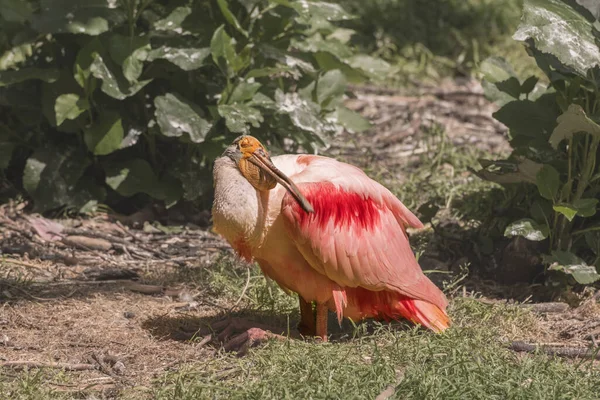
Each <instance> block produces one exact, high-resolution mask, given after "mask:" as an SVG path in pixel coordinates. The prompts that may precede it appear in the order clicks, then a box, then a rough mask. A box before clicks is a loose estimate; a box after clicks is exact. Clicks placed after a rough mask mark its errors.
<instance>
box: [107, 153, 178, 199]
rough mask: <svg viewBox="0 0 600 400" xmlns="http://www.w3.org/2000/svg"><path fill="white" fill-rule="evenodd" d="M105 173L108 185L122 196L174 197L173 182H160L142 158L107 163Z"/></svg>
mask: <svg viewBox="0 0 600 400" xmlns="http://www.w3.org/2000/svg"><path fill="white" fill-rule="evenodd" d="M105 171H106V184H107V185H108V186H110V187H111V188H112V189H113V190H115V191H117V192H118V193H119V194H120V195H122V196H125V197H131V196H133V195H134V194H137V193H146V194H147V195H149V196H151V197H153V198H155V199H157V200H166V199H170V198H171V197H172V192H173V189H174V187H173V182H172V181H170V180H164V181H162V180H160V179H159V177H158V176H156V174H155V173H154V171H153V170H152V167H151V166H150V164H148V162H147V161H145V160H142V159H140V158H134V159H132V160H127V161H123V162H110V163H107V164H106V165H105ZM178 190H179V191H180V190H181V188H179V189H178Z"/></svg>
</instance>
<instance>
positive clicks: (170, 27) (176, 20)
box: [154, 7, 192, 34]
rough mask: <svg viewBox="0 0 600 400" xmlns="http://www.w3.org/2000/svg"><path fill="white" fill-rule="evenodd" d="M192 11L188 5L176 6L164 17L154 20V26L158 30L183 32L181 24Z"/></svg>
mask: <svg viewBox="0 0 600 400" xmlns="http://www.w3.org/2000/svg"><path fill="white" fill-rule="evenodd" d="M191 13H192V9H191V8H190V7H177V8H175V9H174V10H173V11H172V12H171V14H169V15H168V16H167V17H166V18H164V19H161V20H159V21H156V22H155V23H154V28H156V29H157V30H159V31H174V32H175V33H179V34H182V33H184V31H183V28H182V27H181V24H182V23H183V21H185V19H186V18H187V17H188V16H189V15H190V14H191Z"/></svg>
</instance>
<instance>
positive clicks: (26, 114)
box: [0, 0, 387, 212]
mask: <svg viewBox="0 0 600 400" xmlns="http://www.w3.org/2000/svg"><path fill="white" fill-rule="evenodd" d="M350 18H352V16H351V15H349V14H348V13H347V12H345V11H344V10H343V9H342V8H341V7H340V6H339V5H336V4H330V3H325V2H319V1H309V0H298V1H293V0H214V1H213V0H210V1H209V0H172V1H169V0H163V1H160V0H83V1H81V0H36V1H29V2H26V1H23V0H0V171H4V172H3V174H4V177H5V178H7V179H8V180H9V181H10V182H11V183H12V184H13V185H14V186H15V187H17V188H22V189H24V191H25V192H26V193H27V194H28V195H29V197H30V198H31V199H32V200H33V202H34V205H35V208H36V209H37V210H38V211H45V210H50V209H56V208H60V207H67V208H68V209H74V210H78V211H83V212H85V211H90V210H93V209H94V207H95V206H96V205H98V204H102V203H104V204H109V205H113V204H117V203H118V202H119V201H120V200H122V199H123V198H130V197H134V198H135V199H141V200H145V199H148V196H149V197H151V198H154V199H157V200H161V201H164V202H165V203H166V204H167V205H172V204H174V203H175V202H177V201H179V200H180V199H185V200H195V199H198V198H199V197H202V196H204V195H208V194H209V193H210V192H211V190H212V184H211V179H210V173H209V171H210V166H211V162H212V160H214V158H215V157H216V156H218V155H219V154H220V153H221V151H222V148H223V146H224V145H225V144H228V143H229V142H230V141H231V140H232V138H233V137H235V136H237V135H240V134H252V135H255V136H257V137H259V138H260V139H262V140H264V141H265V142H267V143H268V144H269V145H270V146H271V147H272V148H274V149H275V151H278V150H282V149H284V148H287V149H289V148H290V146H291V147H292V148H293V147H297V146H302V147H303V148H304V149H306V150H308V151H311V150H315V149H317V148H319V147H322V146H324V145H325V144H326V142H327V138H328V136H329V135H330V134H331V133H333V132H335V131H336V130H338V129H341V128H342V127H343V128H346V129H348V130H350V131H360V130H362V129H365V128H366V127H367V126H368V124H367V123H366V121H364V120H363V119H362V118H360V117H359V116H358V115H356V114H354V113H353V112H351V111H350V110H348V109H346V108H345V107H343V105H342V103H341V98H342V96H343V94H344V92H345V90H346V85H347V83H348V82H360V81H362V80H365V79H368V78H369V77H370V76H373V75H379V74H382V73H384V72H385V71H386V68H387V64H385V63H384V62H382V61H379V60H377V59H374V58H371V57H367V56H364V55H360V54H357V53H356V52H355V51H354V50H353V49H352V48H351V47H350V46H348V45H347V43H348V41H349V39H350V36H351V35H352V31H350V30H348V29H342V28H339V27H338V26H336V23H337V22H338V21H344V20H348V19H350ZM0 177H1V175H0Z"/></svg>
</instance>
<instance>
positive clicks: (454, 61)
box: [337, 0, 523, 73]
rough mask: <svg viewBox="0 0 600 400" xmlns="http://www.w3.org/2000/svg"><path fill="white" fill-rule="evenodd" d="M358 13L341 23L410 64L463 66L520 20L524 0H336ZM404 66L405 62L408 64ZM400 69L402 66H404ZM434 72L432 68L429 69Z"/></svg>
mask: <svg viewBox="0 0 600 400" xmlns="http://www.w3.org/2000/svg"><path fill="white" fill-rule="evenodd" d="M337 1H338V3H339V4H341V5H342V6H343V7H344V8H345V9H346V10H348V11H350V12H352V13H353V14H356V15H357V16H359V18H357V19H354V20H351V21H348V22H346V23H345V25H348V26H349V27H351V28H353V29H355V30H356V31H357V33H358V34H357V35H356V36H355V39H354V40H355V41H356V42H357V43H360V44H361V45H362V46H363V47H364V48H365V50H366V51H370V52H374V51H375V52H377V53H379V54H381V55H383V56H384V57H385V58H387V59H390V60H395V59H397V58H398V57H401V58H402V59H404V60H407V61H412V60H415V61H416V64H417V65H415V66H413V69H417V68H421V69H427V68H428V66H429V65H430V64H433V65H436V69H437V70H450V69H453V70H459V71H461V72H466V71H468V70H470V69H472V68H473V67H474V66H476V64H478V62H479V61H480V60H481V59H483V58H485V57H487V56H488V55H490V54H492V51H493V49H494V48H495V46H497V45H499V44H501V43H503V42H505V41H506V39H507V38H508V37H509V36H510V34H511V33H512V32H513V31H514V29H515V27H516V25H517V24H518V19H519V12H520V9H521V5H522V3H523V0H370V1H364V0H337ZM407 69H409V68H408V66H407ZM403 72H405V71H404V70H403ZM430 72H431V73H434V72H435V71H430Z"/></svg>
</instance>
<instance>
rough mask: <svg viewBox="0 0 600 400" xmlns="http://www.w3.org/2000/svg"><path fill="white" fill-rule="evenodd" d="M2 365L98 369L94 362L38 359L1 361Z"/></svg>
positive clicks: (73, 369) (16, 367)
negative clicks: (70, 362)
mask: <svg viewBox="0 0 600 400" xmlns="http://www.w3.org/2000/svg"><path fill="white" fill-rule="evenodd" d="M0 367H4V368H13V369H25V368H56V369H64V370H65V371H89V370H94V369H96V366H95V365H93V364H69V363H58V362H54V363H53V362H37V361H3V362H0Z"/></svg>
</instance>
